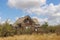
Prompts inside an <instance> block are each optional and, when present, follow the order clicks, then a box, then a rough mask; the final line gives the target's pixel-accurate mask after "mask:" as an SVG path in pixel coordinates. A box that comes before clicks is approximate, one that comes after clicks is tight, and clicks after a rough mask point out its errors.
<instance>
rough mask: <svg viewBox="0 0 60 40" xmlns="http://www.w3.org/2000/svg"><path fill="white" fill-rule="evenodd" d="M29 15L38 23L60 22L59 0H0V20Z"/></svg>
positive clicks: (12, 19) (52, 23)
mask: <svg viewBox="0 0 60 40" xmlns="http://www.w3.org/2000/svg"><path fill="white" fill-rule="evenodd" d="M26 15H29V16H30V17H32V18H36V19H37V20H38V21H39V23H44V22H45V21H47V22H48V23H49V24H50V25H57V24H60V0H0V22H1V23H4V22H5V21H6V20H7V19H9V21H12V22H11V23H13V22H14V21H16V20H17V19H18V18H19V17H23V16H26Z"/></svg>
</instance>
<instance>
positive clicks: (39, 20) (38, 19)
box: [32, 16, 48, 24]
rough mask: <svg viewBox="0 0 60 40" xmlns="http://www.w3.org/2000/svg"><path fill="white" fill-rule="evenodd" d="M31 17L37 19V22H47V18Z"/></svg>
mask: <svg viewBox="0 0 60 40" xmlns="http://www.w3.org/2000/svg"><path fill="white" fill-rule="evenodd" d="M32 18H33V19H37V21H38V23H40V24H43V23H44V22H48V18H44V19H42V18H38V17H36V16H35V17H32Z"/></svg>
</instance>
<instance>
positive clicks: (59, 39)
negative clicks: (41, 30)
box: [0, 34, 60, 40]
mask: <svg viewBox="0 0 60 40" xmlns="http://www.w3.org/2000/svg"><path fill="white" fill-rule="evenodd" d="M0 40H60V36H57V35H56V34H44V35H41V34H32V35H18V36H16V35H15V36H13V37H4V38H3V37H1V38H0Z"/></svg>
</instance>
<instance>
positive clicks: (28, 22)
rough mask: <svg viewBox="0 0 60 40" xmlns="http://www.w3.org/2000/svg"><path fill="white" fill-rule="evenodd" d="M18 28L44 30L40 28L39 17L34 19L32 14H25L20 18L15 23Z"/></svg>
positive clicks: (34, 30) (35, 30)
mask: <svg viewBox="0 0 60 40" xmlns="http://www.w3.org/2000/svg"><path fill="white" fill-rule="evenodd" d="M13 26H14V27H15V28H17V29H22V30H25V29H31V30H32V32H41V31H43V30H40V29H41V27H40V24H39V23H38V20H37V19H32V18H31V17H30V16H28V15H27V16H25V17H22V18H19V19H18V20H17V21H16V22H15V23H14V25H13Z"/></svg>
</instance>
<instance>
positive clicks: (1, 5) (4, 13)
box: [0, 0, 60, 21]
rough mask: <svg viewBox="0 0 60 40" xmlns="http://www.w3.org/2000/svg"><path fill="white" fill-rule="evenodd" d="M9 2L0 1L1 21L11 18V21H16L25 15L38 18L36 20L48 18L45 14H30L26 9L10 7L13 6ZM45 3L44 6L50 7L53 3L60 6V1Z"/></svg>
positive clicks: (47, 1)
mask: <svg viewBox="0 0 60 40" xmlns="http://www.w3.org/2000/svg"><path fill="white" fill-rule="evenodd" d="M8 2H9V0H0V17H1V20H6V19H8V18H9V19H11V20H13V21H14V20H15V19H16V17H21V16H25V15H30V16H31V17H36V18H41V19H45V18H47V17H48V16H46V14H45V15H43V14H38V15H37V14H36V13H35V12H31V13H29V12H30V11H29V12H26V11H27V10H24V8H22V9H21V8H19V7H15V6H12V7H10V6H11V5H10V6H9V4H8ZM11 2H12V1H11ZM11 2H10V3H11ZM12 3H13V2H12ZM45 3H46V4H43V5H46V6H47V5H48V6H49V5H50V4H51V3H52V4H53V5H54V6H55V5H59V4H60V0H46V2H45ZM41 4H42V3H41ZM22 5H23V4H22ZM48 6H47V7H48ZM59 17H60V16H59Z"/></svg>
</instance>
